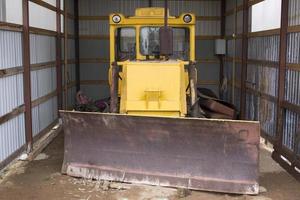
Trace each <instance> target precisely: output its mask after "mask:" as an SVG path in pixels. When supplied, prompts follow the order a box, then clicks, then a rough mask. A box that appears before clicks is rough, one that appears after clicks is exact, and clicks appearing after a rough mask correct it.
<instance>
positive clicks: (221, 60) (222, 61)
mask: <svg viewBox="0 0 300 200" xmlns="http://www.w3.org/2000/svg"><path fill="white" fill-rule="evenodd" d="M225 12H226V1H225V0H221V36H222V39H225V25H226V24H225V22H226V16H225ZM218 57H219V61H220V72H219V82H220V84H219V96H220V98H221V99H222V98H223V94H222V90H221V87H222V83H223V79H224V56H223V55H219V56H218Z"/></svg>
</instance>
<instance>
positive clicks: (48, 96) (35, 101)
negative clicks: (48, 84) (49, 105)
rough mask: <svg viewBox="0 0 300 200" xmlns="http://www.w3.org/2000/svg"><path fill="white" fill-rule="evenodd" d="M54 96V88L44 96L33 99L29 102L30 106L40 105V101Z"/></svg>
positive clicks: (42, 101) (55, 94)
mask: <svg viewBox="0 0 300 200" xmlns="http://www.w3.org/2000/svg"><path fill="white" fill-rule="evenodd" d="M55 96H57V91H56V90H55V91H53V92H51V93H49V94H47V95H45V96H42V97H40V98H38V99H36V100H33V101H32V103H31V105H32V107H35V106H38V105H40V104H42V103H45V102H46V101H48V100H49V99H52V98H53V97H55Z"/></svg>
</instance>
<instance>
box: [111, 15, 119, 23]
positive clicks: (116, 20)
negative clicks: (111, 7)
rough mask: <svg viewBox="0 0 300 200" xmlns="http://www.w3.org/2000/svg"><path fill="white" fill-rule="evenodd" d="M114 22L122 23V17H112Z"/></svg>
mask: <svg viewBox="0 0 300 200" xmlns="http://www.w3.org/2000/svg"><path fill="white" fill-rule="evenodd" d="M112 20H113V22H114V23H116V24H117V23H120V21H121V17H120V16H119V15H114V16H113V17H112Z"/></svg>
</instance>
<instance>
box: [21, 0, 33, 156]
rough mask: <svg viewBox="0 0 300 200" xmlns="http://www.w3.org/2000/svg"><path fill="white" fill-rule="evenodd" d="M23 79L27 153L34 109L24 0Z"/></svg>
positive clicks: (25, 1) (30, 148) (26, 9)
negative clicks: (32, 109) (32, 106)
mask: <svg viewBox="0 0 300 200" xmlns="http://www.w3.org/2000/svg"><path fill="white" fill-rule="evenodd" d="M23 67H24V72H23V81H24V104H25V134H26V137H25V138H26V145H27V153H29V152H31V151H32V145H33V144H32V143H33V136H32V113H31V112H32V111H31V70H30V38H29V2H28V0H23Z"/></svg>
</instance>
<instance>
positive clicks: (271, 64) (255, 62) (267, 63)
mask: <svg viewBox="0 0 300 200" xmlns="http://www.w3.org/2000/svg"><path fill="white" fill-rule="evenodd" d="M247 63H248V64H253V65H262V66H268V67H276V68H278V66H279V62H276V61H269V60H256V59H248V60H247Z"/></svg>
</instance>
